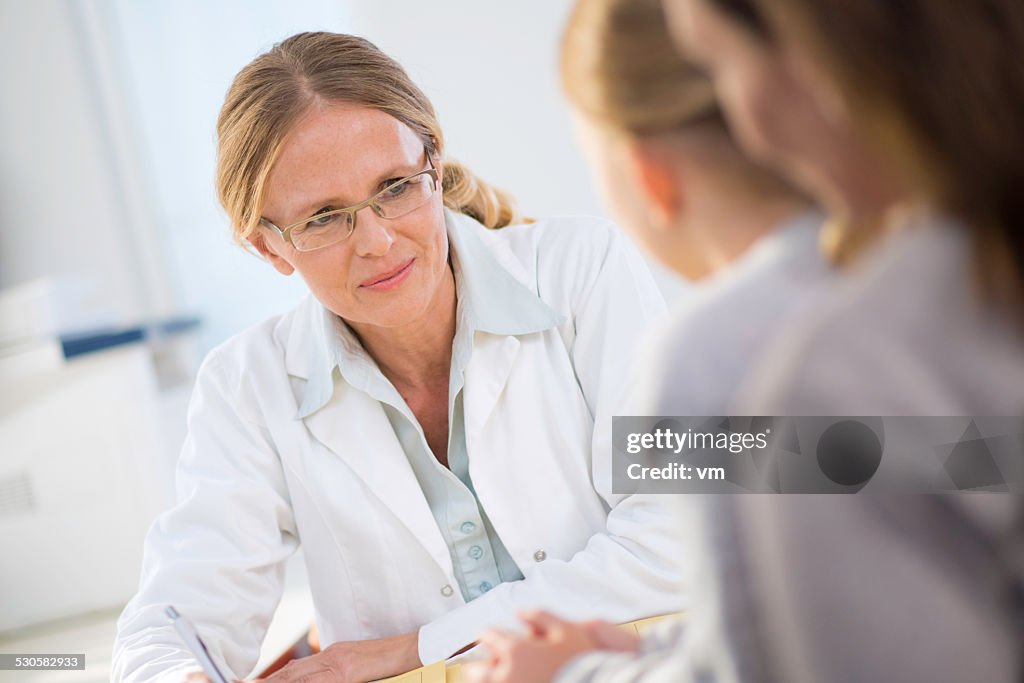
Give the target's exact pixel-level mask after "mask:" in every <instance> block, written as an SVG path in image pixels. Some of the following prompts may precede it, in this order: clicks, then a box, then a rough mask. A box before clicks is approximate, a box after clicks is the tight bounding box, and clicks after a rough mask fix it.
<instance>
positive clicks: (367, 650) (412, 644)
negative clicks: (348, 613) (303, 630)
mask: <svg viewBox="0 0 1024 683" xmlns="http://www.w3.org/2000/svg"><path fill="white" fill-rule="evenodd" d="M419 666H422V664H421V663H420V655H419V633H417V632H413V633H404V634H402V635H398V636H390V637H387V638H375V639H373V640H355V641H349V642H341V643H334V644H332V645H329V646H328V647H326V648H325V649H324V650H322V651H321V652H320V653H318V654H315V655H311V656H309V657H303V658H302V659H296V660H293V661H291V662H288V664H286V665H285V666H284V668H283V669H281V670H280V671H277V672H275V673H274V674H272V675H271V676H269V677H267V678H260V679H258V683H364V682H365V681H374V680H377V679H379V678H387V677H388V676H395V675H397V674H400V673H404V672H406V671H410V670H412V669H415V668H417V667H419Z"/></svg>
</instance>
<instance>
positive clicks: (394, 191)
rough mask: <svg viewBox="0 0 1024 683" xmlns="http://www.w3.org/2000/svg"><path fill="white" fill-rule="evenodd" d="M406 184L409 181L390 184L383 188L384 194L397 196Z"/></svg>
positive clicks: (405, 188) (404, 189) (403, 190)
mask: <svg viewBox="0 0 1024 683" xmlns="http://www.w3.org/2000/svg"><path fill="white" fill-rule="evenodd" d="M408 184H409V181H406V182H404V183H398V184H397V185H392V186H391V187H389V188H388V189H386V190H384V194H386V195H387V196H389V197H397V196H398V195H400V194H402V193H403V192H405V191H406V190H407V189H408V188H407V187H406V186H407V185H408Z"/></svg>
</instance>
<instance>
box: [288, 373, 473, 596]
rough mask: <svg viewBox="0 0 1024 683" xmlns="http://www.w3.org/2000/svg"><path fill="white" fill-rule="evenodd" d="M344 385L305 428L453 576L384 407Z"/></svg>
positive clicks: (437, 531)
mask: <svg viewBox="0 0 1024 683" xmlns="http://www.w3.org/2000/svg"><path fill="white" fill-rule="evenodd" d="M346 389H348V388H347V387H338V388H337V389H336V390H335V391H334V394H333V396H332V397H331V399H330V400H329V401H328V402H327V404H326V405H324V406H323V407H322V408H321V409H320V410H318V411H316V412H315V413H313V414H312V415H310V416H309V417H307V418H305V422H306V426H307V428H308V429H309V431H310V433H311V434H312V435H313V436H314V438H316V439H317V440H318V441H320V443H322V444H323V445H325V446H326V447H327V448H328V449H330V451H331V452H332V453H334V454H335V455H336V456H338V457H339V458H340V459H341V460H342V462H344V463H345V464H346V465H347V466H348V467H349V468H350V469H351V470H352V471H353V472H354V473H355V474H356V476H358V477H359V478H360V479H361V480H362V481H363V483H364V484H365V485H366V486H367V487H368V488H369V489H370V490H371V491H372V492H373V494H374V495H375V496H376V497H377V498H378V499H380V501H381V502H382V503H383V504H384V506H385V507H387V508H388V509H389V510H390V511H391V512H392V513H393V514H394V515H395V516H396V517H397V518H398V519H399V521H401V523H402V524H403V525H405V527H406V528H407V529H408V530H409V531H410V532H411V533H412V535H413V536H414V537H415V538H416V539H417V540H418V541H419V542H420V543H421V544H423V546H424V547H425V548H426V549H427V551H428V552H429V553H430V555H431V557H433V558H434V560H435V561H436V562H437V563H438V565H439V566H440V567H441V568H442V570H443V571H444V572H445V575H446V576H452V575H453V570H452V563H451V556H450V555H449V554H448V546H447V544H446V543H445V541H444V537H443V536H442V535H441V531H440V530H439V529H438V528H437V523H436V522H435V521H434V516H433V513H431V511H430V506H429V505H428V504H427V500H426V498H425V496H424V495H423V491H422V489H420V485H419V482H418V481H417V480H416V475H415V473H414V472H413V470H412V467H411V466H410V464H409V460H408V458H407V457H406V455H405V452H404V451H403V450H402V446H401V444H400V443H399V441H398V437H397V436H395V432H394V430H393V429H392V427H391V424H390V422H388V418H387V415H385V414H384V409H383V408H382V407H381V405H380V403H379V402H378V401H376V400H374V399H373V398H371V397H370V396H368V395H367V394H365V393H364V392H361V391H353V390H346ZM339 540H340V542H341V543H344V539H339Z"/></svg>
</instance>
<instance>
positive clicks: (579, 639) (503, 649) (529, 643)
mask: <svg viewBox="0 0 1024 683" xmlns="http://www.w3.org/2000/svg"><path fill="white" fill-rule="evenodd" d="M520 619H522V620H523V622H524V623H525V624H526V625H527V627H528V628H529V634H528V635H527V636H525V637H523V636H517V635H513V634H511V633H506V632H502V631H485V632H484V633H483V634H481V636H480V644H481V645H484V646H486V647H487V648H488V649H489V650H490V651H491V658H490V659H489V660H487V661H483V662H474V663H471V664H466V665H464V666H463V667H462V677H463V681H465V683H546V682H547V681H550V680H551V679H552V678H554V676H555V674H556V673H558V671H559V669H561V668H562V667H563V666H565V665H566V664H567V663H568V662H569V660H571V659H574V658H576V657H578V656H579V655H581V654H584V653H586V652H590V651H593V650H618V651H627V652H635V651H636V650H637V649H638V647H639V639H638V638H637V637H636V636H633V635H630V634H629V633H627V632H625V631H622V630H621V629H619V628H618V627H617V626H615V625H613V624H609V623H607V622H603V621H589V622H578V623H574V622H569V621H564V620H562V619H559V618H558V617H556V616H554V615H552V614H548V613H547V612H529V613H526V614H522V615H520Z"/></svg>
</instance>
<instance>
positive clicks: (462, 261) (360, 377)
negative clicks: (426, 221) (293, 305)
mask: <svg viewBox="0 0 1024 683" xmlns="http://www.w3.org/2000/svg"><path fill="white" fill-rule="evenodd" d="M444 213H445V227H446V230H447V232H448V243H449V250H450V253H451V259H452V264H453V268H454V269H455V273H456V287H457V296H458V297H459V299H460V307H461V308H462V309H463V310H464V312H465V315H464V316H460V320H461V321H464V322H465V324H467V325H468V326H469V328H470V329H469V333H470V338H472V334H473V332H476V331H479V332H486V333H490V334H494V335H500V336H514V335H524V334H531V333H534V332H541V331H543V330H547V329H550V328H551V327H554V326H556V325H558V324H559V323H560V322H561V317H560V316H559V315H558V314H557V313H555V311H554V310H552V309H551V307H550V306H548V305H547V304H546V303H544V301H543V300H542V299H541V298H540V296H539V295H538V294H537V292H536V291H535V284H533V283H530V284H528V283H529V279H528V275H527V273H526V271H525V269H524V268H523V267H522V265H521V264H520V263H519V262H518V260H517V259H516V257H515V255H514V254H513V253H512V252H511V251H510V250H509V248H508V247H507V245H506V244H505V243H504V241H502V240H501V239H500V236H499V235H496V234H494V233H492V232H490V231H489V230H488V229H487V228H485V227H483V226H482V225H481V224H480V223H478V222H477V221H475V220H474V219H472V218H470V217H469V216H465V215H463V214H460V213H456V212H453V211H449V210H448V209H445V212H444ZM295 315H296V316H297V318H296V321H295V323H296V324H293V325H292V326H291V333H290V335H289V337H288V340H287V342H286V349H285V363H286V367H287V369H288V373H289V374H291V375H293V376H295V377H299V378H302V379H306V380H307V381H306V383H305V385H304V387H302V388H301V389H300V395H299V397H298V398H299V410H298V414H297V416H296V417H297V419H304V418H306V417H308V416H310V415H312V414H313V413H315V412H316V411H317V410H319V409H320V408H322V407H323V406H324V405H326V404H327V402H328V401H329V400H330V399H331V396H332V395H333V393H334V386H335V376H334V373H335V372H338V373H339V375H340V376H341V377H343V378H344V380H345V382H346V383H348V384H350V385H352V386H353V387H355V388H358V389H362V390H364V391H367V390H370V389H371V384H372V382H373V375H374V374H375V373H374V372H373V365H372V363H373V361H372V359H370V358H369V356H368V355H367V354H366V352H365V351H363V349H362V346H361V344H360V343H359V341H358V339H356V337H355V335H354V334H353V333H352V330H351V329H349V327H348V325H346V324H345V323H344V321H342V320H341V318H339V317H338V316H337V315H335V314H334V313H333V312H331V311H330V310H328V309H327V308H325V307H324V306H323V305H322V304H321V303H320V302H319V301H318V300H317V299H316V298H315V297H313V295H312V294H309V295H307V297H306V299H305V301H303V303H302V304H301V305H300V306H299V308H298V309H297V310H296V312H295ZM378 389H381V390H386V388H378ZM370 393H374V394H376V393H378V392H376V391H371V392H370ZM389 393H390V392H389ZM395 393H397V392H395ZM375 398H378V399H380V398H382V397H381V396H375Z"/></svg>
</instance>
